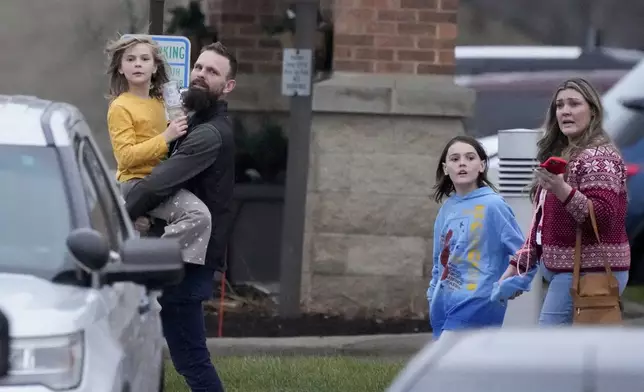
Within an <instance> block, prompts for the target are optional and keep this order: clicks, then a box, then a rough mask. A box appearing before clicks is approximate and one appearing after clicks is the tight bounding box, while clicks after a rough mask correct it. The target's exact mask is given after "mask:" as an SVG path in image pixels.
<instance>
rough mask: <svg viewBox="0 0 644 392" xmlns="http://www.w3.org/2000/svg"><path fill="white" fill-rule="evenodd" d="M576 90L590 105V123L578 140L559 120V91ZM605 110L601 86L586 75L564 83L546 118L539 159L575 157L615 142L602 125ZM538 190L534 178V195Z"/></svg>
mask: <svg viewBox="0 0 644 392" xmlns="http://www.w3.org/2000/svg"><path fill="white" fill-rule="evenodd" d="M568 89H570V90H575V91H577V92H578V93H579V94H581V96H582V97H583V98H584V100H585V101H586V102H587V103H588V106H589V107H590V123H589V124H588V128H587V129H585V130H584V131H583V132H582V133H581V135H579V136H578V137H577V138H575V139H574V140H572V141H571V140H569V139H568V137H567V136H566V135H564V134H563V132H561V129H559V123H558V122H557V95H558V94H559V92H561V91H563V90H568ZM603 118H604V110H603V107H602V103H601V98H600V96H599V93H597V90H595V88H594V87H593V86H592V85H591V84H590V83H589V82H588V81H586V80H585V79H581V78H573V79H568V80H566V81H564V82H563V83H561V84H560V85H559V87H557V90H556V91H555V93H554V95H553V96H552V101H550V106H549V107H548V112H547V114H546V121H545V122H544V124H543V127H542V129H543V137H542V138H541V140H539V142H538V143H537V147H538V152H537V159H538V160H539V162H540V163H543V162H545V161H546V160H547V159H548V158H550V157H562V158H564V159H566V160H571V159H573V158H574V157H575V156H576V155H577V154H579V153H580V152H581V151H583V150H585V149H587V148H589V147H595V146H601V145H604V144H607V143H611V141H610V138H609V137H608V135H607V134H606V132H604V128H603V126H602V123H603ZM536 191H537V183H536V181H533V183H532V186H531V190H530V195H531V196H532V197H533V198H534V197H535V195H536Z"/></svg>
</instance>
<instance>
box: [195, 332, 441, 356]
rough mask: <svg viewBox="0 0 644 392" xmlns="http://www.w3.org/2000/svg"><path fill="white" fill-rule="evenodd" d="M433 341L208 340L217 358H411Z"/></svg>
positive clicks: (421, 337) (413, 337)
mask: <svg viewBox="0 0 644 392" xmlns="http://www.w3.org/2000/svg"><path fill="white" fill-rule="evenodd" d="M431 339H432V335H431V334H429V333H417V334H403V335H360V336H326V337H287V338H209V339H208V340H207V342H206V345H207V346H208V349H209V350H210V352H211V354H212V355H215V356H240V355H283V356H288V355H316V356H320V355H349V356H386V357H410V356H412V355H415V354H416V353H417V352H418V351H420V350H421V349H422V348H423V347H424V346H425V345H426V344H427V343H428V342H430V341H431Z"/></svg>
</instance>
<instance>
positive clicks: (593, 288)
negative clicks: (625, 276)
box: [570, 200, 622, 325]
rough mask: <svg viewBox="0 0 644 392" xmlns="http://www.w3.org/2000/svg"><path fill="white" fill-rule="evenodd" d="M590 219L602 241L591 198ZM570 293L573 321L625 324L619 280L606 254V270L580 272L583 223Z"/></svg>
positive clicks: (577, 244) (589, 206)
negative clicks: (623, 322) (582, 273)
mask: <svg viewBox="0 0 644 392" xmlns="http://www.w3.org/2000/svg"><path fill="white" fill-rule="evenodd" d="M588 212H589V215H590V222H591V224H592V226H593V231H594V232H595V237H596V238H597V243H599V244H601V239H600V238H599V230H598V229H597V218H596V217H595V210H594V208H593V203H592V202H591V201H590V200H588ZM574 262H575V264H574V268H573V274H572V287H571V288H570V295H571V296H572V303H573V324H586V325H588V324H608V325H615V324H622V311H621V309H620V302H619V283H618V282H617V278H615V275H613V271H612V270H611V268H610V265H609V264H608V260H606V258H605V256H604V272H589V273H586V274H584V275H581V226H579V227H577V242H576V243H575V260H574Z"/></svg>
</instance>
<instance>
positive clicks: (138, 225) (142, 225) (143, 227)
mask: <svg viewBox="0 0 644 392" xmlns="http://www.w3.org/2000/svg"><path fill="white" fill-rule="evenodd" d="M134 228H135V229H136V231H138V232H139V233H147V232H148V230H150V219H148V218H147V217H145V216H140V217H138V218H136V220H135V221H134Z"/></svg>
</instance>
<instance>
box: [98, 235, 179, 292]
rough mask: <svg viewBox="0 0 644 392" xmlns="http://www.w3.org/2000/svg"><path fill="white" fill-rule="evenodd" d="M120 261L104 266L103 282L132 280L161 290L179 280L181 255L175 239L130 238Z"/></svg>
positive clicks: (152, 288)
mask: <svg viewBox="0 0 644 392" xmlns="http://www.w3.org/2000/svg"><path fill="white" fill-rule="evenodd" d="M121 261H122V262H121V263H118V265H114V266H113V265H112V264H110V265H108V266H107V268H106V269H105V271H104V272H105V274H104V276H103V279H104V280H103V281H104V282H105V283H108V284H109V283H115V282H134V283H137V284H140V285H143V286H145V287H147V288H148V289H150V290H161V289H163V288H165V287H167V286H172V285H176V284H178V283H179V282H181V280H182V279H183V274H184V271H183V257H182V254H181V247H180V245H179V243H178V242H177V241H176V240H171V239H165V238H133V239H130V240H128V241H126V242H125V244H124V245H123V249H122V250H121Z"/></svg>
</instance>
